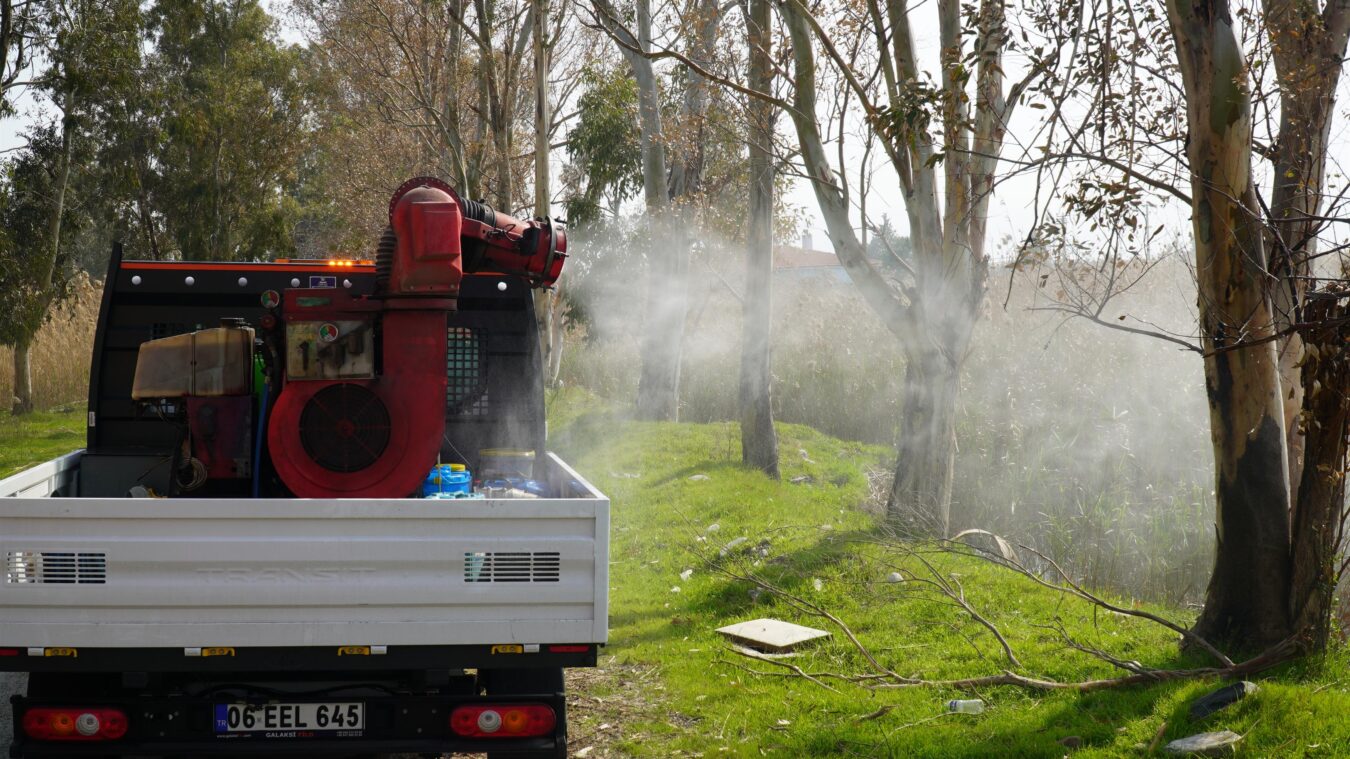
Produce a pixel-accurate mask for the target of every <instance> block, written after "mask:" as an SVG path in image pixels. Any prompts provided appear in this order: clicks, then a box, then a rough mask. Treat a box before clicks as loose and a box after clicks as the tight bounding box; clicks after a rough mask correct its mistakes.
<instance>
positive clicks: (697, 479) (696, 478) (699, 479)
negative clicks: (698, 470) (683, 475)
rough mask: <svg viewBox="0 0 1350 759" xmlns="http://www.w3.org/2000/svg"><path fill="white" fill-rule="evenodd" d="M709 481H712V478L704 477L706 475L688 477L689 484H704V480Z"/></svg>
mask: <svg viewBox="0 0 1350 759" xmlns="http://www.w3.org/2000/svg"><path fill="white" fill-rule="evenodd" d="M711 479H712V478H711V477H709V476H708V475H706V474H696V475H694V476H692V477H690V478H689V481H690V482H704V481H706V480H711Z"/></svg>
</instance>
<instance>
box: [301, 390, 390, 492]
mask: <svg viewBox="0 0 1350 759" xmlns="http://www.w3.org/2000/svg"><path fill="white" fill-rule="evenodd" d="M300 443H301V444H302V445H303V446H304V447H305V453H307V454H309V457H310V458H311V459H313V460H314V463H316V464H318V465H319V466H321V467H323V468H324V469H327V470H329V471H332V472H356V471H360V470H362V469H365V468H366V467H369V466H370V465H371V464H374V463H375V462H376V461H377V460H379V458H380V456H381V455H382V454H383V453H384V449H385V448H386V447H387V446H388V445H389V410H388V409H386V408H385V406H384V402H383V401H381V400H380V397H379V396H378V395H376V394H375V393H373V392H371V391H370V390H368V389H366V388H364V387H362V386H360V385H354V384H351V383H347V382H344V383H341V384H337V385H331V386H329V387H326V388H324V389H322V390H320V391H319V392H317V393H315V394H314V397H313V398H310V399H309V402H308V403H306V404H305V410H304V411H303V412H301V414H300Z"/></svg>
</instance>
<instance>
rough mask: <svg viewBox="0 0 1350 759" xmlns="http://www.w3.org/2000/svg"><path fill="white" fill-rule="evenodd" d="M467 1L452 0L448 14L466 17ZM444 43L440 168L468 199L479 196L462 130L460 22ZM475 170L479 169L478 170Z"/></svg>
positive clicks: (453, 26) (461, 46)
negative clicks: (443, 91)
mask: <svg viewBox="0 0 1350 759" xmlns="http://www.w3.org/2000/svg"><path fill="white" fill-rule="evenodd" d="M464 10H465V2H464V0H450V2H449V3H448V4H447V7H446V13H448V14H450V15H451V16H453V17H455V18H463V16H464ZM446 34H447V35H449V36H448V38H447V40H446V45H445V63H444V65H443V66H442V67H441V70H442V72H443V73H442V75H443V76H444V77H445V95H444V97H443V98H442V100H441V113H440V126H441V157H440V161H441V169H442V171H444V172H446V174H448V175H449V177H450V183H451V184H452V185H453V186H454V187H455V188H456V189H457V190H458V191H459V192H460V193H461V194H462V195H463V196H464V197H466V198H477V197H479V196H480V195H479V193H480V188H479V187H478V179H477V177H476V176H473V175H471V174H470V163H469V159H468V155H467V154H466V152H465V149H464V136H463V134H462V133H461V131H460V126H459V124H460V122H459V118H460V110H461V106H460V99H459V70H460V56H461V55H462V51H463V45H464V32H463V30H462V29H460V27H459V25H457V24H450V26H449V29H448V30H447V31H446ZM475 173H476V172H475Z"/></svg>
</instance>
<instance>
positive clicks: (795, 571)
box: [0, 392, 1350, 759]
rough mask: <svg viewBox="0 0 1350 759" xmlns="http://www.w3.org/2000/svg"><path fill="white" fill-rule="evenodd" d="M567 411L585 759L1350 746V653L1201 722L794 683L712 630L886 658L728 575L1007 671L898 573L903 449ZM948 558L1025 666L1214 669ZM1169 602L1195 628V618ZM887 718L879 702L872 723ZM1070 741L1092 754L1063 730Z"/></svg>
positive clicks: (41, 438) (1193, 689)
mask: <svg viewBox="0 0 1350 759" xmlns="http://www.w3.org/2000/svg"><path fill="white" fill-rule="evenodd" d="M82 412H83V409H82V408H78V407H77V408H73V409H71V410H68V411H49V412H43V413H38V414H33V415H31V416H28V417H23V418H21V419H14V418H11V417H7V416H6V417H0V476H5V475H8V474H12V473H13V472H14V471H17V470H18V469H20V468H22V467H23V466H26V465H29V464H32V463H36V462H39V461H44V460H46V459H49V458H51V457H53V456H56V455H59V454H61V453H64V452H67V451H69V450H72V449H74V448H78V447H80V446H81V445H82V444H83V430H84V427H83V424H84V414H83V413H82ZM550 419H551V425H552V428H553V434H552V438H551V440H552V442H551V445H552V446H553V447H554V448H555V449H556V450H558V451H559V452H560V453H561V454H562V455H563V456H564V457H565V458H566V459H567V460H569V461H571V462H572V463H574V464H576V465H577V467H578V468H579V470H580V471H581V472H582V473H584V474H585V475H586V476H587V477H588V478H589V479H591V480H592V481H593V482H594V483H595V484H596V485H598V486H599V487H600V488H601V489H602V490H604V491H605V492H606V493H608V494H609V496H610V497H611V499H612V500H613V521H612V551H611V559H612V563H611V566H610V586H611V593H610V628H611V633H610V645H609V647H608V648H607V649H606V651H605V654H604V656H603V657H602V666H601V669H600V671H591V670H581V671H577V672H575V675H576V677H574V678H573V679H572V680H571V682H572V683H573V686H579V687H577V691H576V692H575V693H574V694H572V703H573V725H572V736H573V742H572V750H573V751H577V750H581V749H584V748H585V747H587V746H595V747H596V749H595V750H593V751H592V752H590V753H589V756H591V757H592V759H595V757H603V756H628V755H633V756H653V757H656V756H662V757H663V756H673V755H677V756H708V757H712V756H724V755H725V756H763V755H776V756H784V757H815V756H837V757H885V756H894V757H1059V756H1065V755H1069V754H1072V755H1073V756H1075V757H1114V756H1140V755H1143V754H1144V753H1145V752H1144V750H1143V747H1145V746H1147V745H1149V744H1150V743H1152V742H1153V741H1154V738H1155V736H1156V735H1157V734H1158V733H1159V731H1160V730H1161V731H1162V737H1161V739H1160V741H1159V743H1160V744H1161V743H1165V742H1166V741H1169V740H1172V739H1175V738H1179V737H1183V736H1186V735H1190V734H1192V733H1196V732H1203V731H1212V730H1223V729H1228V730H1232V731H1234V732H1237V733H1239V734H1242V735H1243V736H1245V737H1244V740H1243V742H1242V744H1241V750H1240V751H1239V755H1241V756H1253V757H1300V756H1350V721H1348V720H1346V719H1345V714H1346V713H1347V712H1348V711H1350V691H1348V690H1347V688H1350V669H1347V665H1348V664H1350V656H1347V652H1346V651H1345V650H1344V649H1339V650H1337V651H1335V652H1333V653H1332V654H1331V655H1329V656H1328V657H1327V658H1326V659H1324V660H1320V661H1316V662H1306V663H1302V664H1299V665H1292V666H1287V667H1284V668H1283V669H1281V670H1278V671H1276V672H1274V673H1270V674H1268V675H1266V676H1264V677H1262V678H1260V680H1259V683H1260V686H1261V690H1260V692H1258V693H1257V694H1256V695H1254V696H1251V697H1249V698H1248V699H1246V700H1244V701H1242V702H1241V703H1239V704H1237V705H1235V706H1232V707H1229V708H1228V709H1227V710H1224V711H1222V712H1219V713H1218V714H1216V715H1213V716H1211V717H1209V718H1208V719H1205V720H1202V721H1200V722H1199V723H1195V722H1192V721H1190V720H1189V718H1188V717H1187V715H1186V710H1187V707H1188V706H1189V704H1190V702H1191V701H1192V700H1193V699H1195V698H1196V697H1198V696H1200V695H1202V694H1204V693H1206V692H1208V691H1209V690H1211V689H1212V688H1214V687H1216V686H1217V685H1218V684H1219V683H1217V682H1215V681H1190V682H1182V683H1169V684H1159V685H1154V686H1150V687H1139V688H1130V689H1120V690H1111V691H1101V692H1096V693H1092V694H1087V695H1077V694H1072V693H1043V692H1032V691H1026V690H1019V689H1015V688H1008V687H1002V688H990V689H985V690H982V691H981V692H979V693H978V694H977V695H978V696H979V697H980V698H982V699H984V700H985V701H986V702H987V703H988V710H987V711H986V712H985V713H984V714H980V715H965V714H946V713H945V709H944V704H945V702H946V701H947V700H948V699H951V698H970V697H972V696H971V694H967V693H963V692H959V691H954V690H944V689H934V688H926V687H925V688H910V689H868V688H865V687H862V686H859V685H856V684H851V683H848V682H841V681H839V680H834V679H826V678H822V683H823V684H816V683H813V682H810V681H808V680H804V679H802V678H799V677H795V676H784V675H790V674H791V673H789V672H788V671H787V670H786V669H782V668H780V667H777V666H774V665H772V664H769V663H764V662H757V661H752V660H750V659H747V658H745V657H742V656H740V655H737V654H736V653H735V652H733V651H732V650H731V649H729V648H728V646H727V645H726V643H725V642H724V641H723V640H722V639H721V637H720V636H718V635H717V634H716V633H715V632H714V630H715V629H716V628H718V627H721V626H723V625H727V624H731V623H734V622H739V621H744V620H749V619H755V618H759V617H775V618H779V619H784V620H787V621H791V622H797V623H800V624H805V625H809V626H812V627H819V628H823V629H828V630H830V631H831V632H832V633H833V636H832V637H831V638H830V639H828V640H826V641H823V642H821V643H819V644H816V645H813V646H810V647H808V648H806V649H805V650H804V651H803V652H802V653H801V654H800V655H798V656H797V657H795V658H792V659H788V660H785V661H789V662H791V663H793V664H795V665H797V666H799V667H800V668H802V669H803V670H804V671H807V672H812V673H835V674H840V675H847V674H863V673H867V672H868V671H869V670H868V668H867V664H866V662H865V660H864V659H863V657H862V656H861V655H860V654H859V653H858V651H857V650H856V649H855V648H854V647H853V646H851V645H850V644H849V643H848V641H847V640H846V639H845V638H844V636H842V635H841V634H840V632H839V630H837V629H835V628H833V627H832V626H831V625H830V623H829V622H828V621H827V620H824V619H821V618H819V617H815V616H812V615H810V614H808V613H805V612H803V611H801V610H799V609H797V608H794V607H793V606H792V605H791V604H789V603H787V602H785V601H783V600H781V599H779V598H777V597H775V596H773V595H772V594H767V593H765V594H755V593H753V592H752V591H753V590H754V588H753V586H752V585H750V584H749V583H747V582H745V581H741V580H736V579H732V578H730V577H728V576H726V575H725V574H723V573H719V572H718V571H717V569H718V567H719V566H720V567H727V568H733V569H735V570H736V571H738V572H740V573H746V572H749V573H754V574H756V575H757V576H760V577H762V578H764V579H766V580H769V581H771V582H772V583H774V584H776V585H778V586H779V587H782V588H785V589H787V590H789V591H790V592H792V593H794V594H796V595H798V596H800V597H803V598H805V599H808V600H810V601H812V602H813V603H818V604H820V605H823V606H825V607H828V608H829V609H830V610H832V611H833V612H834V613H835V614H836V615H837V616H839V617H840V618H841V619H842V620H843V621H845V622H846V623H847V624H849V625H850V626H851V627H852V629H853V630H854V631H855V632H856V634H857V635H858V638H859V639H860V640H861V641H862V642H863V643H864V644H865V645H866V646H867V647H868V648H869V649H870V650H871V651H872V652H873V654H874V655H875V656H876V657H877V659H878V660H879V661H880V662H881V663H882V664H883V665H884V666H886V667H888V668H891V669H893V670H894V671H896V672H898V673H900V674H902V675H906V676H922V677H925V678H930V679H941V678H956V677H966V676H973V675H982V674H993V673H997V672H998V671H1000V670H1001V669H1003V668H1005V667H1007V666H1008V663H1007V661H1006V659H1005V658H1004V656H1003V653H1002V651H1001V649H1000V647H999V646H998V644H997V642H996V641H995V640H994V639H993V637H992V636H991V635H990V634H989V633H988V632H987V631H986V630H985V629H984V628H983V627H981V626H980V625H978V624H977V623H975V622H973V621H971V620H970V619H969V618H968V617H967V616H965V615H964V613H963V612H961V611H960V610H959V609H957V608H954V607H953V606H952V605H951V604H949V603H944V602H943V599H941V598H937V597H935V596H934V595H933V593H932V592H930V591H927V590H925V589H924V588H923V587H922V584H921V583H918V582H914V581H909V582H903V583H892V582H888V581H887V578H888V575H889V574H890V573H891V572H897V571H898V572H901V573H906V574H912V575H916V576H922V575H923V574H924V571H925V570H924V568H923V567H922V565H921V564H919V562H918V561H917V560H915V559H914V558H913V557H910V556H906V555H905V554H904V552H903V551H901V550H898V549H896V548H895V547H894V546H891V545H889V544H888V543H887V542H886V541H884V540H882V539H881V537H882V535H881V532H880V531H879V530H878V521H877V517H876V516H875V515H874V514H873V513H872V512H870V511H869V510H868V509H867V508H866V503H867V501H868V494H869V485H868V478H867V472H868V471H869V470H875V469H879V468H882V467H884V466H885V465H886V464H887V458H888V456H889V452H888V451H887V450H885V449H882V448H877V447H874V446H866V445H861V444H856V443H847V442H842V441H839V440H836V439H833V438H830V437H827V436H825V435H822V434H820V433H818V432H815V431H813V430H811V429H809V428H806V427H799V426H792V425H784V426H782V427H780V452H781V457H782V462H783V480H782V481H781V482H774V481H771V480H769V479H767V478H766V477H764V476H762V475H760V474H758V473H755V472H749V471H746V470H743V469H742V468H741V467H740V466H739V458H740V439H739V434H738V431H737V428H736V427H735V426H734V425H729V424H710V425H692V424H652V423H636V422H629V421H624V420H623V419H621V418H618V417H617V416H615V415H614V414H613V413H612V412H611V411H610V410H608V409H607V408H605V407H603V406H601V405H599V404H597V403H596V402H595V401H594V400H592V399H590V398H588V397H586V396H584V395H581V394H578V393H573V392H565V393H560V394H556V395H553V396H552V397H551V398H550ZM803 477H806V478H807V479H805V480H803V481H800V482H799V483H797V484H793V483H792V481H791V480H792V479H794V478H803ZM713 525H716V527H715V528H714V527H713ZM740 538H745V540H744V541H739V540H738V539H740ZM733 542H734V543H736V545H734V546H733V547H731V548H730V549H729V550H728V551H727V556H726V558H725V559H723V558H721V557H719V554H720V553H721V551H722V550H723V549H724V548H725V547H726V546H727V545H728V544H730V543H733ZM934 561H935V562H936V568H937V570H938V571H939V572H940V573H941V574H943V575H945V576H948V577H954V578H956V579H957V580H959V582H960V584H961V586H962V587H963V588H964V589H965V593H966V597H967V599H968V600H969V601H970V602H971V603H972V604H973V605H974V606H975V607H976V608H977V609H978V610H979V611H980V612H981V613H983V614H984V615H985V616H986V617H987V618H988V619H989V620H990V621H991V622H993V623H994V624H995V625H997V626H998V627H999V629H1001V630H1002V631H1003V633H1004V634H1005V636H1006V637H1007V639H1008V641H1009V643H1010V644H1011V646H1012V648H1013V650H1014V652H1015V653H1016V655H1017V656H1018V657H1019V659H1020V660H1021V662H1022V665H1023V666H1022V667H1021V668H1020V669H1019V670H1018V671H1019V672H1021V673H1023V674H1027V675H1033V676H1040V677H1046V678H1051V679H1055V680H1060V681H1075V680H1083V679H1090V678H1099V677H1110V676H1113V675H1115V674H1117V673H1116V672H1114V671H1112V669H1111V668H1110V667H1109V666H1106V665H1104V664H1103V663H1101V662H1100V661H1098V660H1097V659H1094V658H1091V657H1088V656H1086V655H1083V654H1081V653H1078V652H1076V651H1073V650H1070V649H1068V648H1067V647H1066V646H1065V645H1064V643H1063V642H1062V639H1061V637H1060V635H1059V633H1058V632H1057V631H1056V630H1055V629H1054V627H1053V626H1054V625H1062V627H1063V629H1064V630H1065V631H1067V632H1068V633H1069V634H1070V635H1072V636H1073V637H1074V638H1075V639H1077V640H1078V641H1080V642H1082V643H1084V644H1086V645H1089V646H1093V647H1096V648H1100V649H1103V650H1107V651H1109V652H1111V653H1112V654H1114V655H1116V656H1118V657H1119V658H1121V659H1127V660H1128V659H1133V660H1137V661H1140V662H1142V663H1143V664H1145V665H1148V666H1155V667H1185V666H1197V665H1203V664H1206V662H1205V661H1204V659H1202V658H1198V657H1196V656H1183V655H1181V654H1180V653H1178V649H1177V646H1176V641H1175V636H1174V635H1173V634H1171V633H1169V632H1168V631H1166V630H1163V629H1162V628H1159V627H1158V626H1156V625H1152V624H1150V623H1147V622H1144V621H1142V620H1137V619H1134V618H1128V617H1121V616H1117V615H1114V614H1107V613H1102V612H1095V611H1094V610H1093V609H1092V608H1090V607H1088V606H1086V605H1085V604H1082V603H1081V602H1078V601H1074V600H1071V599H1067V598H1065V597H1063V596H1061V595H1059V594H1056V593H1054V592H1051V591H1048V590H1046V589H1044V588H1041V587H1038V586H1036V585H1034V584H1033V583H1031V582H1029V581H1027V580H1026V579H1024V578H1020V577H1017V576H1015V575H1012V574H1011V573H1009V572H1007V571H1005V570H1002V569H1000V568H997V567H994V566H992V565H990V564H987V563H985V562H981V561H978V560H973V559H969V558H964V557H957V556H950V555H942V556H937V557H935V558H934ZM686 572H688V573H689V574H687V575H685V576H683V577H682V576H681V575H682V573H686ZM1117 600H1119V601H1121V602H1122V603H1125V604H1129V603H1132V602H1131V601H1130V600H1129V599H1117ZM1152 610H1153V611H1155V612H1157V613H1160V614H1163V615H1166V616H1168V617H1170V618H1172V619H1174V620H1176V621H1179V622H1183V623H1184V622H1187V621H1189V619H1188V616H1187V614H1186V613H1185V612H1181V611H1178V610H1173V609H1160V608H1152ZM826 686H828V688H827V687H826ZM878 712H884V713H882V714H880V715H879V716H876V717H874V718H871V719H866V718H865V717H867V716H868V715H872V714H876V713H878ZM1070 737H1073V738H1076V739H1077V740H1078V742H1079V745H1080V747H1079V748H1077V749H1070V748H1067V747H1066V746H1065V745H1064V744H1061V743H1060V742H1059V741H1061V740H1062V739H1066V738H1070Z"/></svg>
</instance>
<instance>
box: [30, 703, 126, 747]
mask: <svg viewBox="0 0 1350 759" xmlns="http://www.w3.org/2000/svg"><path fill="white" fill-rule="evenodd" d="M23 731H24V733H25V734H27V735H28V737H29V738H32V739H33V740H36V741H115V740H117V739H118V738H121V737H122V736H124V735H126V734H127V715H126V714H125V713H124V712H123V711H122V710H121V709H67V708H59V709H58V708H48V707H39V708H36V709H29V710H28V711H26V712H24V715H23Z"/></svg>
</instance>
